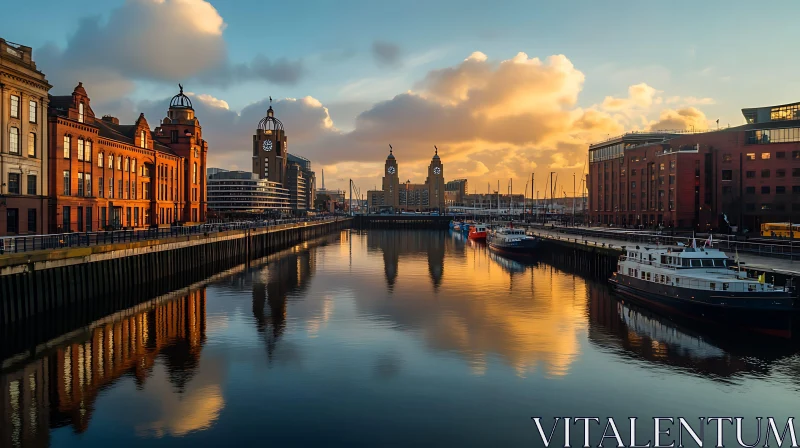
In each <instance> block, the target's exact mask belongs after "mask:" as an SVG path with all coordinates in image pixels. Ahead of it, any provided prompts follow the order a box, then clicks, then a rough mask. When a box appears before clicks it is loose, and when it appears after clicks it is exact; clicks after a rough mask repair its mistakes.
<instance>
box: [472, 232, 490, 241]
mask: <svg viewBox="0 0 800 448" xmlns="http://www.w3.org/2000/svg"><path fill="white" fill-rule="evenodd" d="M468 236H469V239H471V240H476V241H480V240H484V241H485V240H486V232H469V235H468Z"/></svg>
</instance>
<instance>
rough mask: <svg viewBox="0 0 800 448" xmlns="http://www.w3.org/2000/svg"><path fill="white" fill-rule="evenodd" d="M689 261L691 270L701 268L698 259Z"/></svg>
mask: <svg viewBox="0 0 800 448" xmlns="http://www.w3.org/2000/svg"><path fill="white" fill-rule="evenodd" d="M691 261H692V267H693V268H699V267H702V265H701V264H700V260H699V259H697V258H693V259H692V260H691Z"/></svg>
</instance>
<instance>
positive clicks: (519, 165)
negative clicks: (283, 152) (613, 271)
mask: <svg viewBox="0 0 800 448" xmlns="http://www.w3.org/2000/svg"><path fill="white" fill-rule="evenodd" d="M584 81H585V76H584V74H583V73H582V72H581V71H580V70H578V69H577V68H576V67H575V66H574V65H573V64H572V62H571V61H570V60H569V59H568V58H567V57H566V56H564V55H553V56H550V57H547V58H545V59H539V58H535V57H529V56H528V55H527V54H525V53H518V54H516V55H514V56H513V57H511V58H509V59H506V60H501V61H496V60H492V59H490V58H489V57H487V55H485V54H483V53H480V52H475V53H472V54H471V55H469V56H468V57H467V58H465V59H464V60H463V61H461V62H459V63H457V64H456V65H454V66H451V67H445V68H440V69H436V70H431V71H430V72H428V73H427V75H425V76H423V77H422V78H421V79H420V80H419V81H418V82H417V83H416V84H415V85H414V88H413V90H411V91H406V92H404V93H399V94H396V95H394V96H393V97H391V98H389V99H387V100H385V101H380V102H377V103H369V102H365V103H361V104H360V106H361V107H362V109H361V112H360V113H358V114H357V115H356V111H357V110H358V108H357V107H355V106H353V105H352V104H350V103H330V104H322V102H320V101H318V100H317V99H315V98H313V97H310V96H307V97H303V98H297V99H294V98H286V99H280V100H277V101H275V102H274V103H273V108H274V110H275V116H276V117H277V118H279V119H280V120H281V121H282V122H283V124H284V126H285V129H286V132H287V135H288V139H289V151H290V152H292V153H295V154H299V155H302V156H304V157H307V158H309V159H310V160H311V161H312V163H313V166H314V168H315V169H316V170H319V169H320V168H322V167H324V168H325V171H326V186H328V187H329V188H345V187H346V185H347V179H351V178H352V179H353V180H354V182H356V184H357V185H359V186H361V188H362V189H366V188H372V187H373V186H374V185H380V182H381V180H380V177H381V176H382V173H383V164H384V161H385V158H386V156H387V153H388V145H389V144H392V145H393V147H394V149H395V151H394V154H395V156H396V157H397V160H398V163H399V165H400V176H401V177H402V178H403V179H404V180H405V179H410V180H411V181H412V182H424V180H425V176H426V175H427V166H428V164H429V163H430V160H431V157H432V156H433V145H437V146H438V147H439V155H440V156H441V158H442V161H443V163H444V173H445V178H446V179H453V178H458V177H467V178H469V179H470V182H474V185H476V186H479V187H480V188H478V189H479V190H480V191H485V190H484V188H483V187H482V186H485V185H486V183H490V184H491V188H496V187H495V186H496V182H497V179H508V178H510V177H513V178H515V179H528V178H530V175H531V173H532V172H534V171H536V172H537V176H536V179H537V182H536V183H537V186H536V189H537V190H542V191H543V190H544V189H545V187H544V182H545V179H546V178H547V174H548V173H549V172H550V171H556V172H557V173H560V174H561V179H562V180H563V179H569V181H570V182H571V178H572V175H573V174H576V175H577V176H578V178H580V177H581V176H582V173H583V170H584V165H585V163H586V153H587V147H588V145H589V144H590V143H593V142H597V141H600V140H604V139H606V138H608V137H610V136H614V135H618V134H621V133H623V132H625V131H626V130H645V129H662V128H671V129H687V128H691V127H692V126H694V127H695V129H700V128H702V127H705V125H704V123H705V122H706V118H705V115H704V114H703V112H702V111H700V110H699V109H697V108H696V107H694V106H688V105H685V106H684V104H685V103H690V102H694V103H698V104H706V103H708V101H707V100H706V99H696V98H693V97H680V96H678V97H677V100H675V101H672V100H671V98H672V97H670V96H662V95H661V94H660V91H659V90H658V89H656V88H655V87H653V86H650V85H649V84H646V83H638V84H634V85H632V86H630V88H629V89H628V95H627V96H626V97H624V98H615V97H611V96H609V97H606V98H605V99H604V100H603V101H602V102H601V103H599V104H594V105H591V106H588V107H582V106H579V100H580V94H581V92H582V89H583V84H584ZM87 88H88V89H90V90H89V94H90V95H92V91H91V86H87ZM195 91H196V90H195ZM193 99H194V100H195V109H196V116H197V117H198V119H199V120H200V124H201V125H202V126H203V128H204V136H205V137H206V138H207V139H208V140H209V142H210V153H209V157H210V161H209V165H210V166H218V167H221V168H234V169H235V168H240V169H246V170H247V169H249V166H250V157H251V155H252V134H253V133H254V131H255V129H256V126H257V124H258V122H259V120H260V119H261V118H262V117H263V116H264V115H265V114H266V110H267V107H268V101H267V100H260V101H258V102H256V103H253V104H251V105H249V106H247V107H245V108H243V109H242V110H240V111H234V110H231V109H230V108H229V107H228V105H227V103H226V102H225V101H224V99H221V98H215V97H212V96H210V95H203V94H197V95H195V96H194V98H193ZM670 101H672V102H671V103H670V108H669V109H666V110H663V111H662V110H661V107H662V104H664V103H665V102H670ZM167 104H168V98H164V99H161V100H158V101H155V102H146V103H141V104H137V105H129V104H127V105H126V104H125V103H121V104H120V107H128V108H129V109H130V110H129V112H127V115H126V116H127V117H128V119H127V120H126V121H129V122H130V121H132V120H133V119H135V117H136V116H138V112H140V111H141V112H145V115H146V116H147V117H148V120H150V122H151V123H152V122H154V120H155V119H156V118H158V117H163V116H164V115H165V114H166V108H167ZM100 113H105V111H100ZM343 114H346V115H350V116H351V117H352V116H354V115H355V119H354V120H353V121H352V122H350V123H347V126H345V127H344V128H345V129H344V130H343V129H342V128H341V127H339V126H337V122H335V121H334V119H337V117H340V116H342V115H343ZM339 179H342V180H339ZM504 182H505V181H504ZM563 182H566V181H560V183H563ZM514 185H515V191H518V192H521V191H522V188H523V187H524V185H525V182H524V181H523V182H514ZM501 187H502V186H501ZM559 189H564V190H568V191H571V184H570V185H569V188H567V187H566V186H564V185H561V188H559Z"/></svg>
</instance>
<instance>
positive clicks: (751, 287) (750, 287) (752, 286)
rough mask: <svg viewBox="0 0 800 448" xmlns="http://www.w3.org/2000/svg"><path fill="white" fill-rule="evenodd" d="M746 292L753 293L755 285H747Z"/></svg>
mask: <svg viewBox="0 0 800 448" xmlns="http://www.w3.org/2000/svg"><path fill="white" fill-rule="evenodd" d="M747 290H748V291H755V290H756V284H755V283H750V284H749V285H747Z"/></svg>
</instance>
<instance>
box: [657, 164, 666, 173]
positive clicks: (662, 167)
mask: <svg viewBox="0 0 800 448" xmlns="http://www.w3.org/2000/svg"><path fill="white" fill-rule="evenodd" d="M665 169H666V166H665V165H664V164H663V163H660V164H659V165H658V170H659V171H664V170H665Z"/></svg>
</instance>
